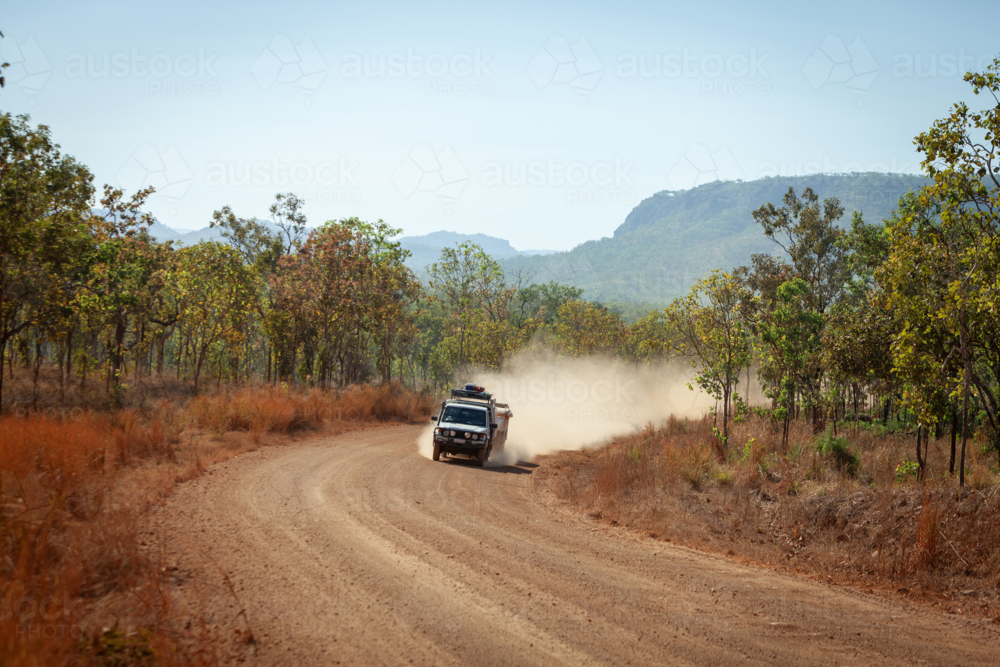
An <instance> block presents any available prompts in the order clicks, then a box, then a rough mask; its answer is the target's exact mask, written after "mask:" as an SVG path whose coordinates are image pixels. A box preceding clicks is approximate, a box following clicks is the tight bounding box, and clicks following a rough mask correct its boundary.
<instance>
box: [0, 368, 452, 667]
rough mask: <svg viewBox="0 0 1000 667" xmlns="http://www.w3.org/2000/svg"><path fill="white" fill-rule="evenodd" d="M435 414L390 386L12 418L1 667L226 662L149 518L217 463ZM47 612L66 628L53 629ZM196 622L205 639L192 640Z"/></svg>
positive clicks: (5, 421)
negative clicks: (308, 434) (188, 602)
mask: <svg viewBox="0 0 1000 667" xmlns="http://www.w3.org/2000/svg"><path fill="white" fill-rule="evenodd" d="M432 406H433V402H432V401H431V400H430V398H429V397H427V396H424V395H418V394H414V393H413V392H411V391H408V390H405V389H403V388H402V387H400V386H399V385H388V384H387V385H382V386H377V387H375V386H357V387H350V388H347V389H345V390H342V391H336V392H320V391H318V390H312V391H308V392H297V391H290V390H287V389H278V388H270V387H264V388H246V389H239V390H236V391H232V392H228V391H220V392H218V393H216V394H211V395H205V396H200V397H198V398H194V399H191V400H189V401H187V402H186V403H185V402H184V401H183V400H182V401H177V402H173V401H162V402H159V403H157V404H155V406H154V407H153V408H150V409H146V410H139V409H136V408H127V409H122V410H118V411H114V412H110V413H97V412H83V411H79V412H74V413H72V414H66V415H64V416H59V414H53V415H52V416H51V417H49V418H46V416H45V413H35V414H34V415H32V416H29V417H24V418H19V417H14V416H0V433H2V437H0V656H2V657H0V663H2V664H10V663H24V664H65V663H73V662H82V663H87V664H89V663H91V662H92V663H94V664H122V665H124V664H164V663H166V664H178V665H199V664H214V663H216V662H219V661H220V660H221V659H222V658H224V657H225V654H226V652H227V646H226V644H225V642H224V641H223V640H222V637H221V635H220V634H219V633H220V632H221V631H220V630H215V631H211V632H209V631H208V630H205V629H204V628H202V627H201V625H200V624H199V623H198V622H197V620H198V619H188V618H183V617H181V616H179V613H180V612H178V611H177V610H175V609H174V608H173V607H171V601H170V598H169V596H165V595H164V588H165V586H166V583H167V582H166V580H165V577H167V576H168V574H167V573H166V570H165V569H164V564H163V563H161V562H160V561H159V559H158V556H157V555H156V554H157V553H158V551H157V549H156V548H155V546H154V545H153V542H154V540H153V539H152V538H151V537H149V536H148V534H144V533H143V529H142V525H143V520H142V515H143V513H144V512H145V511H146V509H147V508H148V507H149V506H150V505H152V504H155V503H158V502H160V501H161V500H162V499H163V498H164V497H165V496H167V495H168V494H169V493H170V492H171V490H172V488H173V487H174V485H175V484H176V483H177V482H179V481H183V480H186V479H190V478H192V477H194V476H196V475H197V474H198V473H199V472H200V471H201V470H202V469H203V468H204V467H205V466H207V465H209V464H211V463H213V462H216V461H219V460H223V459H225V458H228V457H230V456H232V455H234V454H237V453H239V452H241V451H246V450H248V449H253V448H255V447H257V446H258V445H259V444H261V443H262V442H270V443H279V442H281V440H280V439H279V438H280V437H281V436H283V435H284V434H287V433H289V432H291V431H293V430H296V429H305V428H310V429H316V430H317V432H322V431H319V429H325V430H326V431H328V432H329V431H332V432H336V431H338V430H343V429H345V428H349V427H350V426H351V425H352V424H356V423H357V424H361V423H370V422H373V421H400V422H407V421H415V420H420V421H423V420H424V419H425V418H426V415H428V414H429V413H430V409H431V407H432ZM244 433H245V434H247V435H244ZM42 605H47V606H48V608H47V609H46V610H44V613H45V614H46V615H47V616H46V617H52V618H57V619H58V623H54V622H53V623H49V622H47V621H46V622H45V623H42V622H41V620H42V619H43V618H46V617H42V616H40V614H42V613H43V610H42ZM98 606H101V607H102V608H104V609H105V611H104V612H100V611H95V609H97V608H98ZM8 612H9V613H8ZM114 615H120V616H121V617H123V618H129V619H130V621H129V625H128V626H118V625H116V624H115V622H114V620H113V616H114ZM189 620H193V621H195V622H194V623H193V624H192V625H191V626H190V627H191V628H194V629H193V630H190V629H188V630H185V629H184V626H185V624H186V623H187V622H188V621H189ZM112 625H113V626H114V627H111V628H110V629H108V628H107V627H106V626H112ZM240 630H241V631H244V632H245V629H243V628H240ZM192 640H193V641H192Z"/></svg>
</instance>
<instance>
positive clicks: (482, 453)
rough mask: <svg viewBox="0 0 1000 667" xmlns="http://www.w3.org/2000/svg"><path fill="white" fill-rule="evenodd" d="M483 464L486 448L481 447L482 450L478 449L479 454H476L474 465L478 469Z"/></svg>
mask: <svg viewBox="0 0 1000 667" xmlns="http://www.w3.org/2000/svg"><path fill="white" fill-rule="evenodd" d="M484 463H486V448H485V447H483V448H482V449H480V450H479V453H478V454H476V465H477V466H479V467H480V468H482V467H483V464H484Z"/></svg>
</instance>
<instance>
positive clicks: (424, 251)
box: [399, 231, 555, 276]
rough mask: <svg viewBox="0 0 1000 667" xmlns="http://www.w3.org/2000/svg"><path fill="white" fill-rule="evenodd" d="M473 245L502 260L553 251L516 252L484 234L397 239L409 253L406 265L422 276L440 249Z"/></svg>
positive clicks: (440, 233)
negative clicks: (463, 244) (460, 244)
mask: <svg viewBox="0 0 1000 667" xmlns="http://www.w3.org/2000/svg"><path fill="white" fill-rule="evenodd" d="M466 241H468V242H470V243H475V244H476V245H478V246H479V247H480V248H482V249H483V250H485V251H486V253H487V254H488V255H491V256H492V257H494V258H495V259H498V260H502V259H508V258H513V257H529V256H533V255H544V254H547V253H554V252H555V251H554V250H517V249H516V248H515V247H514V246H512V245H511V244H510V241H506V240H504V239H501V238H497V237H495V236H487V235H486V234H460V233H458V232H446V231H441V232H431V233H430V234H424V235H423V236H402V237H400V238H399V242H400V244H401V245H402V246H403V248H405V249H407V250H409V251H410V258H409V259H408V260H407V261H406V264H407V265H408V266H409V267H410V268H411V269H413V270H414V272H416V273H417V275H421V276H422V275H423V274H424V273H425V272H426V269H427V267H428V266H430V265H431V264H433V263H434V262H436V261H438V259H439V258H440V257H441V249H442V248H444V247H447V246H454V245H455V244H456V243H464V242H466Z"/></svg>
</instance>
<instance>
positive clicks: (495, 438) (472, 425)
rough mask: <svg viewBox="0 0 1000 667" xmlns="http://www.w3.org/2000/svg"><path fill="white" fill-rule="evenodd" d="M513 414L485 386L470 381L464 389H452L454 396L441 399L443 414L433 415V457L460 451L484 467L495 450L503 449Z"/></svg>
mask: <svg viewBox="0 0 1000 667" xmlns="http://www.w3.org/2000/svg"><path fill="white" fill-rule="evenodd" d="M513 416H514V413H513V412H511V409H510V407H509V406H508V405H507V404H506V403H497V402H496V399H494V398H493V396H492V395H491V394H488V393H486V391H485V390H484V389H483V388H482V387H477V386H475V385H471V384H467V385H465V389H452V390H451V398H450V399H448V400H446V401H441V413H440V414H439V415H438V416H437V418H433V417H432V418H431V421H433V422H435V424H437V426H436V427H435V428H434V460H435V461H439V460H441V455H442V454H444V455H446V456H452V455H455V454H461V455H463V456H469V457H471V458H473V459H475V460H476V464H477V465H479V466H482V465H483V464H484V463H486V461H487V460H489V458H490V454H492V453H493V452H494V451H497V452H502V451H503V447H504V444H505V443H506V442H507V427H508V425H509V423H510V419H511V417H513Z"/></svg>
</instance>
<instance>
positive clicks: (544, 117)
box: [0, 1, 998, 250]
mask: <svg viewBox="0 0 1000 667" xmlns="http://www.w3.org/2000/svg"><path fill="white" fill-rule="evenodd" d="M970 11H974V12H975V13H976V16H978V17H979V18H978V19H977V20H976V21H969V20H968V16H967V14H968V13H969V12H970ZM931 12H934V14H933V15H934V16H935V19H934V22H933V28H934V32H933V33H929V32H928V30H927V27H928V24H929V21H928V19H927V17H928V16H930V15H931ZM997 14H998V11H997V8H996V6H994V5H992V4H987V3H981V2H965V3H957V4H955V5H952V6H950V7H949V11H948V13H947V14H941V12H940V9H939V7H937V5H935V6H933V7H932V5H931V4H930V3H919V4H917V5H914V4H913V3H908V4H906V5H903V4H902V3H892V4H887V5H879V6H874V5H872V4H871V3H865V4H861V3H850V4H848V5H846V6H844V5H841V6H838V7H836V8H831V9H819V8H816V7H805V6H802V5H791V4H786V5H780V4H774V3H771V4H770V5H769V6H768V7H767V8H758V7H754V8H750V7H748V6H746V5H737V4H734V3H731V4H727V5H725V6H723V8H721V9H720V8H714V9H712V10H709V9H704V8H701V7H695V6H690V7H684V8H680V9H678V8H670V7H663V6H658V5H653V4H646V3H633V4H631V5H628V6H622V5H619V4H611V3H588V4H586V5H579V4H575V5H572V6H571V5H568V4H563V3H549V4H546V5H544V6H533V5H527V4H521V3H507V4H504V5H502V6H494V7H492V8H489V9H474V10H473V9H468V8H465V7H464V6H462V7H460V6H459V5H457V4H456V5H435V6H434V7H433V8H424V7H416V6H410V5H402V4H395V3H381V4H378V5H373V4H366V5H354V6H347V5H339V4H338V5H333V6H330V5H326V4H318V3H293V4H289V5H282V6H281V7H280V8H275V7H271V6H269V5H267V4H264V3H249V4H240V5H235V4H232V5H217V6H211V7H209V6H206V5H205V4H204V3H199V4H195V3H177V4H174V5H171V6H170V7H148V6H140V5H134V4H131V3H130V4H126V3H118V2H109V3H104V4H102V5H100V6H99V7H98V8H96V9H95V8H92V7H84V6H81V5H78V4H71V3H65V2H45V1H40V2H33V3H30V4H25V5H18V6H14V7H11V8H8V11H7V12H5V15H4V17H3V18H2V19H0V30H2V31H3V33H4V35H5V39H3V40H0V48H2V50H3V55H4V60H6V61H7V62H9V63H11V67H10V68H9V69H8V70H7V87H6V88H5V89H4V90H3V91H2V92H0V109H2V110H3V111H5V112H13V113H29V114H30V115H31V116H32V121H33V123H43V124H46V125H48V126H50V128H51V130H52V134H53V136H54V138H55V139H56V141H57V142H59V143H60V144H61V145H62V147H63V150H64V151H65V152H67V153H69V154H71V155H73V156H75V157H76V158H77V159H78V160H80V161H81V162H83V163H85V164H87V165H88V166H90V167H91V168H92V169H93V171H94V173H95V177H96V181H97V182H98V183H99V184H100V183H104V182H108V183H112V184H115V185H118V186H121V187H125V188H126V189H128V190H134V189H136V188H137V187H140V186H142V185H146V184H155V185H157V186H158V187H159V192H158V194H157V195H155V196H154V198H153V199H152V200H151V201H150V206H149V208H150V210H151V211H152V212H153V214H154V215H155V216H156V217H157V218H158V219H159V220H160V221H161V222H163V223H164V224H166V225H168V226H170V227H173V228H175V229H179V230H191V229H200V228H203V227H205V226H207V225H208V222H209V220H210V217H211V213H212V211H213V210H216V209H218V208H221V207H222V206H225V205H229V206H232V207H233V209H234V210H235V212H236V213H237V214H238V215H241V216H257V217H266V215H267V207H268V205H269V204H270V202H271V201H272V200H273V197H274V194H275V193H276V192H286V191H293V192H296V193H297V194H299V195H300V196H302V197H303V198H304V199H305V200H306V214H307V215H308V216H309V220H310V223H311V224H320V223H322V222H323V221H325V220H327V219H335V218H343V217H349V216H358V217H361V218H363V219H370V220H374V219H379V218H381V219H384V220H386V221H387V222H389V223H390V224H392V225H394V226H396V227H400V228H402V229H403V230H404V234H406V235H409V236H419V235H423V234H427V233H429V232H434V231H438V230H444V229H448V230H455V231H457V232H460V233H468V234H474V233H483V234H488V235H491V236H496V237H499V238H503V239H506V240H509V241H510V242H511V244H512V245H513V246H514V247H516V248H518V249H534V248H549V249H554V250H567V249H569V248H572V247H574V246H576V245H577V244H579V243H582V242H584V241H587V240H589V239H596V238H600V237H602V236H610V235H611V233H612V232H613V231H614V229H615V228H616V227H617V226H618V225H619V224H621V222H622V221H623V220H624V218H625V216H626V215H627V214H628V212H629V211H630V210H631V209H632V208H633V207H634V206H635V205H636V204H638V202H639V201H641V200H642V199H644V198H646V197H648V196H650V195H652V194H653V193H655V192H658V191H660V190H664V189H673V190H679V189H687V188H690V187H692V186H694V185H698V184H700V183H704V182H707V181H710V180H712V179H715V178H720V179H726V180H729V179H736V178H740V179H743V180H753V179H755V178H758V177H761V176H767V175H802V174H806V173H817V172H850V171H887V172H898V173H917V172H918V171H919V162H920V156H919V155H918V154H917V153H916V152H915V150H914V147H913V143H912V140H913V137H914V136H915V135H916V134H918V133H920V132H922V131H924V130H926V129H928V128H929V127H930V124H931V123H932V122H933V121H934V120H935V119H937V118H940V117H943V116H944V115H946V114H947V113H948V109H949V107H950V106H951V105H952V104H954V103H956V102H958V101H966V102H968V103H970V104H973V105H974V103H975V102H976V101H977V100H975V99H974V96H973V95H972V94H971V90H970V88H969V86H968V84H966V83H964V82H963V81H962V74H963V73H964V72H965V71H967V70H969V69H975V70H981V69H983V68H984V67H985V65H986V63H988V62H990V61H991V60H992V58H993V56H994V53H995V51H994V49H995V43H991V38H992V35H991V34H990V33H991V32H992V31H991V28H990V26H992V25H995V21H991V20H989V17H990V16H996V15H997Z"/></svg>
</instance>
